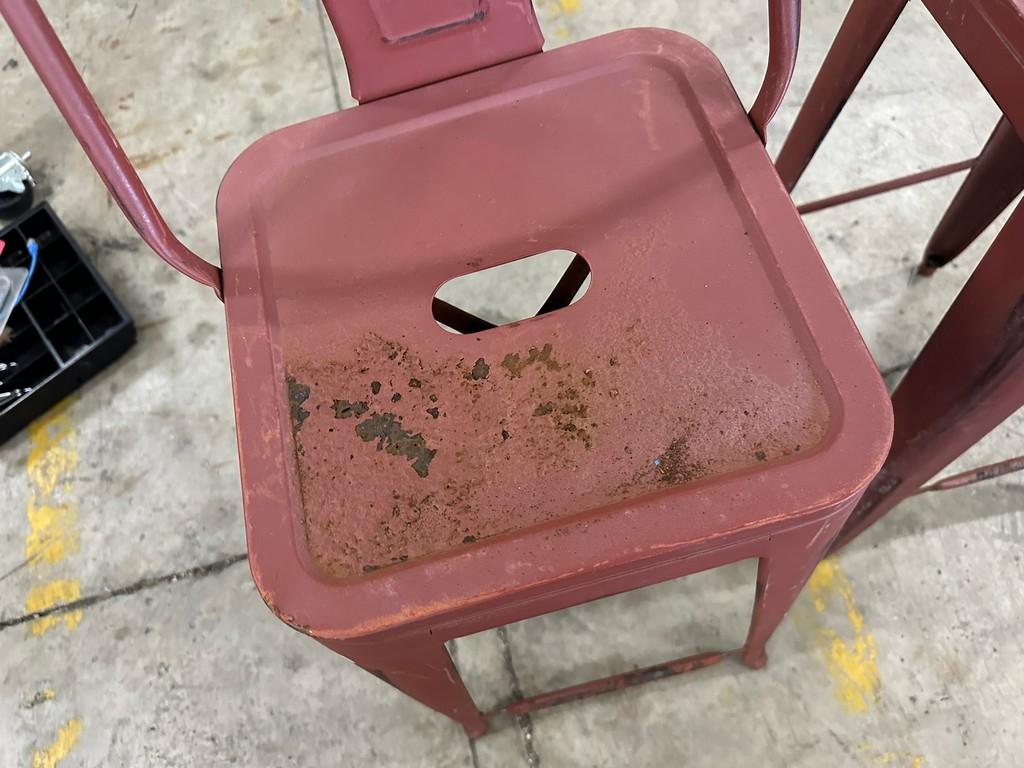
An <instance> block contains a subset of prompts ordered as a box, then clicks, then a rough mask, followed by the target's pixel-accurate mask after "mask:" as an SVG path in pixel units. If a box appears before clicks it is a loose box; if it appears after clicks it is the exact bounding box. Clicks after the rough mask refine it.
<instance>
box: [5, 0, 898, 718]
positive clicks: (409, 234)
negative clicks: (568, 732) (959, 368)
mask: <svg viewBox="0 0 1024 768" xmlns="http://www.w3.org/2000/svg"><path fill="white" fill-rule="evenodd" d="M326 7H327V9H328V11H329V13H330V17H331V20H332V22H333V23H334V25H335V28H336V29H337V31H338V34H339V37H340V39H341V41H342V43H343V45H344V48H345V53H346V59H347V62H348V67H349V69H350V74H351V80H352V83H353V91H354V94H355V95H356V96H357V97H358V98H359V99H361V100H362V102H363V103H362V104H361V105H360V106H359V107H357V108H355V109H351V110H346V111H344V112H341V113H338V114H331V115H327V116H325V117H322V118H318V119H316V120H311V121H309V122H306V123H302V124H300V125H296V126H292V127H290V128H286V129H284V130H281V131H277V132H275V133H273V134H271V135H269V136H267V137H265V138H263V139H261V140H260V141H258V142H257V143H256V144H255V145H253V146H252V147H250V148H249V149H248V150H246V151H245V152H244V153H243V154H242V156H241V157H240V158H239V159H238V160H237V161H236V162H235V163H234V165H232V167H231V169H230V170H229V171H228V173H227V176H226V178H225V180H224V182H223V185H222V187H221V190H220V194H219V197H218V205H217V218H218V224H219V229H220V243H221V259H222V270H223V272H221V271H220V270H219V269H217V268H216V267H213V266H211V265H209V264H207V263H206V262H202V261H200V260H198V258H197V257H195V256H194V255H193V254H191V253H190V252H188V251H187V250H185V248H184V247H183V246H182V245H181V244H180V243H179V242H178V241H177V240H175V239H174V238H173V236H172V235H171V234H170V232H169V230H168V229H167V227H166V225H165V224H164V223H163V220H162V219H161V218H160V216H159V213H158V212H157V211H156V210H155V208H154V207H153V204H152V203H151V202H150V200H149V198H148V197H147V196H146V194H145V191H144V190H143V188H142V184H141V182H140V181H139V179H138V176H137V175H136V174H135V172H134V170H133V169H132V168H131V167H130V165H129V164H128V161H127V160H126V159H125V156H124V154H123V152H122V151H121V149H120V147H119V146H118V144H117V142H116V140H115V139H114V137H113V136H112V134H111V132H110V130H109V128H108V126H107V124H106V123H105V122H104V120H103V118H102V117H101V116H100V114H99V112H98V110H97V108H96V105H95V104H94V103H93V101H92V99H91V98H90V97H89V94H88V92H87V90H86V88H85V85H84V84H83V83H82V81H81V79H80V78H79V76H78V74H77V73H76V72H75V70H74V68H73V66H72V64H71V62H70V60H69V59H68V57H67V55H66V53H65V52H64V51H63V49H62V48H61V47H60V44H59V42H58V40H57V39H56V37H55V35H54V33H53V31H52V29H51V28H50V27H49V25H48V24H47V23H46V20H45V18H44V16H43V14H42V13H41V12H40V10H39V8H38V7H37V5H36V3H35V2H33V1H32V0H2V1H0V9H2V10H3V12H4V15H5V16H6V17H7V19H8V22H9V23H10V24H11V27H12V28H13V30H14V32H15V34H16V35H17V37H18V39H19V40H20V41H21V44H22V45H23V46H24V47H25V49H26V51H27V53H28V54H29V57H30V58H31V60H32V62H33V64H34V65H35V66H36V68H37V69H38V70H39V73H40V75H41V76H42V78H43V80H44V82H45V83H46V85H47V87H48V88H49V89H50V91H51V93H52V94H53V96H54V98H55V100H56V101H57V104H58V106H59V107H60V109H61V110H62V111H63V113H64V115H65V117H66V118H67V120H68V122H69V123H70V124H71V126H72V128H73V129H74V130H75V132H76V134H77V135H78V136H79V138H80V139H81V140H82V143H83V146H84V147H85V149H86V151H87V152H88V153H89V155H90V157H91V158H92V160H93V162H94V163H95V164H96V167H97V169H98V170H99V172H100V173H101V174H102V175H103V177H104V178H105V179H106V181H107V184H108V186H109V187H110V189H111V191H112V192H113V194H114V195H115V197H116V198H117V199H118V201H119V202H120V204H121V205H122V208H123V209H124V210H125V212H126V214H127V215H128V217H129V218H130V219H132V221H133V222H134V223H135V225H136V227H137V228H138V229H139V231H140V233H141V234H142V235H143V237H144V238H145V239H146V240H147V242H149V243H150V244H151V245H152V246H153V248H154V250H156V251H157V252H158V253H159V254H160V255H161V256H163V257H164V258H165V259H166V260H167V261H169V262H170V263H171V264H172V265H174V266H175V267H177V268H179V269H181V270H182V271H183V272H185V273H186V274H189V275H190V276H192V277H194V278H195V279H197V280H199V281H201V282H204V283H206V284H208V285H210V286H211V287H212V288H213V289H214V290H215V291H216V292H217V293H218V295H222V296H223V299H224V303H225V310H226V318H227V330H228V338H229V348H230V355H231V368H232V374H233V379H234V395H235V408H236V419H237V428H238V442H239V454H240V458H241V468H242V489H243V498H244V504H245V523H246V530H247V534H248V546H249V561H250V566H251V569H252V574H253V577H254V579H255V581H256V584H257V585H258V587H259V590H260V593H261V594H262V595H263V597H264V599H265V600H266V602H267V604H268V605H269V606H270V608H271V610H272V611H273V612H274V613H275V614H277V615H278V616H279V617H280V618H281V619H282V620H284V621H286V622H287V623H288V624H290V625H291V626H293V627H295V628H296V629H298V630H299V631H300V632H303V633H305V634H307V635H309V636H310V637H313V638H315V639H316V640H318V641H320V642H321V643H323V644H325V645H327V646H328V647H330V648H332V649H334V650H335V651H337V652H338V653H340V654H342V655H344V656H347V657H348V658H350V659H352V660H353V661H355V662H356V663H357V664H359V665H360V666H362V667H364V668H366V669H367V670H369V671H371V672H373V673H374V674H376V675H378V676H379V677H380V678H382V679H383V680H386V681H387V682H388V683H390V684H391V685H393V686H395V687H397V688H399V689H401V690H402V691H404V692H406V693H407V694H409V695H410V696H412V697H414V698H416V699H418V700H419V701H421V702H423V703H424V704H426V705H427V706H429V707H432V708H434V709H435V710H437V711H439V712H442V713H444V714H445V715H447V716H449V717H451V718H453V719H455V720H457V721H458V722H459V723H461V724H462V725H463V726H464V727H465V729H466V731H467V732H468V733H469V734H471V735H477V734H480V733H482V732H483V731H484V730H485V728H486V724H487V721H486V719H485V716H484V715H483V714H482V713H480V712H479V711H478V710H477V707H476V706H475V705H474V703H473V701H472V699H471V698H470V696H469V694H468V693H467V691H466V688H465V687H464V685H463V683H462V681H461V679H460V677H459V674H458V671H457V670H456V669H455V667H454V665H453V664H452V661H451V659H450V658H449V655H448V653H447V651H446V649H445V645H444V644H445V642H446V641H448V640H451V639H452V638H455V637H459V636H462V635H466V634H470V633H474V632H479V631H482V630H485V629H488V628H492V627H496V626H500V625H503V624H507V623H509V622H514V621H518V620H520V619H525V618H528V617H531V616H536V615H538V614H542V613H546V612H550V611H554V610H558V609H560V608H565V607H568V606H571V605H575V604H578V603H582V602H585V601H588V600H593V599H596V598H600V597H604V596H606V595H611V594H615V593H619V592H623V591H626V590H630V589H635V588H637V587H642V586H645V585H648V584H653V583H656V582H660V581H664V580H666V579H671V578H675V577H678V576H683V575H685V574H688V573H693V572H695V571H699V570H704V569H707V568H712V567H715V566H718V565H722V564H725V563H729V562H732V561H735V560H739V559H743V558H750V557H756V558H759V566H758V577H757V589H756V598H755V604H754V612H753V618H752V620H751V625H750V631H749V634H748V637H747V640H746V643H745V645H744V647H743V648H742V649H741V650H740V651H736V652H735V653H737V654H738V655H739V656H740V657H741V658H742V660H743V661H744V662H745V663H746V664H748V665H750V666H751V667H760V666H762V665H763V664H764V663H765V660H766V656H765V644H766V642H767V640H768V638H769V637H770V636H771V634H772V632H773V631H774V630H775V628H776V627H777V626H778V624H779V622H780V621H781V620H782V618H783V616H784V615H785V613H786V611H787V610H788V609H789V607H790V605H791V604H792V602H793V600H794V598H795V597H796V595H797V593H798V592H799V591H800V589H801V587H802V586H803V584H804V582H805V580H806V579H807V578H808V576H809V574H810V573H811V571H812V569H813V568H814V566H815V565H816V564H817V563H818V561H819V558H820V557H821V556H822V554H823V553H824V552H825V551H826V549H827V548H828V546H829V544H830V543H831V541H832V540H833V538H834V536H835V535H836V534H837V533H838V531H839V529H840V527H841V526H842V524H843V523H844V522H845V520H846V518H847V516H848V515H849V513H850V511H851V510H852V508H853V506H854V504H856V501H857V499H858V498H859V496H860V494H861V493H862V491H863V489H864V488H865V487H866V485H867V483H868V481H869V480H870V479H871V477H872V476H873V475H874V474H875V472H876V471H877V469H878V467H879V466H880V465H881V461H882V459H883V457H884V455H885V452H886V450H887V448H888V444H889V439H890V436H891V411H890V405H889V400H888V397H887V395H886V393H885V389H884V386H883V384H882V382H881V379H880V377H879V375H878V372H877V369H876V368H875V366H874V364H873V362H872V361H871V358H870V356H869V354H868V352H867V350H866V349H865V347H864V345H863V342H862V340H861V339H860V337H859V335H858V333H857V331H856V328H855V327H854V325H853V323H852V321H851V319H850V317H849V315H848V313H847V311H846V309H845V307H844V305H843V303H842V301H841V299H840V297H839V294H838V293H837V291H836V289H835V287H834V285H833V284H832V282H831V280H830V278H829V276H828V273H827V272H826V270H825V268H824V266H823V265H822V262H821V260H820V258H819V256H818V254H817V252H816V251H815V248H814V246H813V244H812V243H811V241H810V239H809V238H808V236H807V233H806V231H805V230H804V228H803V226H802V224H801V222H800V219H799V216H798V214H797V212H796V210H795V209H794V207H793V205H792V203H791V201H790V199H789V196H788V195H787V194H786V191H785V189H784V188H783V186H782V184H781V183H780V181H779V179H778V176H777V175H776V173H775V170H774V167H773V166H772V163H771V161H770V159H769V158H768V156H767V154H766V153H765V150H764V146H763V144H762V138H761V137H762V136H763V133H764V127H765V123H766V122H767V120H768V119H769V118H770V117H771V115H772V113H773V112H774V110H775V107H776V106H777V105H778V103H779V100H780V99H781V97H782V94H783V92H784V90H785V86H786V85H787V83H788V80H789V76H790V74H791V72H792V67H793V61H794V57H795V46H796V31H797V26H798V25H797V8H798V6H797V4H796V2H774V3H772V4H771V6H770V10H771V13H770V22H771V40H772V43H771V53H770V60H769V65H768V75H767V77H766V79H765V84H764V86H763V88H762V90H761V93H760V94H759V96H758V98H757V100H756V101H755V105H754V108H753V109H752V110H751V114H750V115H749V116H748V115H747V114H746V113H745V112H744V111H743V108H742V106H741V104H740V102H739V100H738V98H737V96H736V94H735V92H734V91H733V88H732V86H731V84H730V83H729V81H728V79H727V77H726V75H725V72H724V71H723V70H722V68H721V66H720V64H719V63H718V61H717V60H716V59H715V58H714V56H713V55H712V54H711V53H710V52H709V51H708V50H707V49H705V48H704V47H702V46H701V45H700V44H699V43H697V42H696V41H694V40H692V39H690V38H688V37H685V36H683V35H679V34H676V33H674V32H668V31H664V30H654V29H642V30H629V31H624V32H618V33H615V34H611V35H607V36H604V37H600V38H597V39H594V40H589V41H586V42H583V43H579V44H576V45H571V46H567V47H565V48H561V49H559V50H556V51H552V52H548V53H541V52H540V48H541V42H542V40H541V36H540V32H539V30H538V28H537V25H536V22H535V19H534V16H533V13H532V7H531V5H530V3H529V2H528V0H493V1H492V2H490V3H488V4H485V5H480V4H478V3H477V2H475V0H472V1H471V0H465V1H460V0H449V1H447V2H441V1H440V0H439V1H438V2H433V3H422V4H414V3H399V2H397V1H396V0H373V2H365V3H363V2H351V1H350V2H344V3H343V2H340V0H330V1H329V2H326ZM554 248H561V249H571V250H572V251H573V252H574V253H576V254H578V258H577V260H576V261H575V262H574V266H573V267H571V268H570V270H569V273H567V275H566V277H565V278H564V279H563V281H562V283H561V285H560V288H559V289H558V290H556V292H555V293H556V294H558V293H559V292H560V291H561V292H562V293H566V294H570V293H574V292H575V291H573V290H571V288H572V285H574V284H576V285H578V283H579V281H581V280H582V279H583V278H582V277H581V275H582V276H585V275H586V273H588V272H589V273H590V274H591V277H592V283H591V286H590V289H589V291H588V293H587V294H586V296H585V297H584V298H583V299H581V300H580V301H578V302H577V303H575V304H573V305H572V306H565V304H567V303H568V302H567V301H564V300H561V299H560V298H559V297H558V296H557V295H556V296H554V297H553V300H552V301H550V302H548V303H547V304H545V307H544V308H543V309H544V310H545V311H544V313H543V314H541V315H539V316H538V317H536V318H532V319H528V320H526V321H523V322H519V323H512V324H509V325H504V326H500V327H493V326H491V325H490V324H488V323H480V322H479V321H477V320H476V319H474V318H473V317H472V316H471V315H469V314H468V313H465V312H463V311H461V310H451V309H450V308H447V307H446V306H445V305H444V304H443V303H442V304H441V305H438V303H437V302H435V301H432V298H433V296H434V294H435V292H436V291H437V289H438V287H439V286H440V285H442V284H443V283H445V282H446V281H448V280H450V279H452V278H454V277H457V276H460V275H463V274H465V273H468V272H472V271H475V270H479V269H485V268H488V267H492V266H495V265H498V264H502V263H507V262H510V261H513V260H516V259H519V258H523V257H527V256H529V255H531V254H536V253H538V252H542V251H546V250H549V249H554ZM581 263H583V264H585V265H586V268H585V269H583V268H581V267H580V264H581ZM438 321H443V322H444V323H445V324H448V325H450V326H452V327H454V328H455V330H462V331H467V332H465V333H452V332H449V331H448V330H444V329H442V328H441V326H440V325H439V322H438ZM723 655H724V654H723V653H718V654H703V655H701V656H698V657H691V658H687V659H681V660H677V661H675V662H669V663H667V664H664V665H659V666H658V667H656V668H653V669H649V670H642V671H640V672H639V673H633V674H630V675H628V676H619V677H617V678H613V679H606V680H600V681H595V682H593V683H590V684H586V685H584V686H582V689H581V688H580V687H576V688H572V689H566V690H562V691H555V692H551V693H548V694H542V695H540V696H537V697H532V698H530V699H528V700H526V701H520V702H518V703H517V704H515V705H514V707H515V709H514V711H517V712H522V711H528V710H530V709H535V708H538V707H541V706H549V705H551V704H555V703H558V702H561V701H564V700H567V699H569V698H578V697H579V696H581V695H583V694H585V693H595V692H601V691H604V690H609V689H612V688H615V687H623V686H625V685H629V684H635V683H639V682H643V681H644V680H647V679H652V678H655V677H661V676H664V675H665V674H672V673H676V672H682V671H686V670H688V669H693V668H696V667H700V666H706V665H708V664H711V663H714V662H716V661H718V660H719V659H721V658H722V657H723Z"/></svg>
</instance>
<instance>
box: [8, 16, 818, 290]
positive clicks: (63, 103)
mask: <svg viewBox="0 0 1024 768" xmlns="http://www.w3.org/2000/svg"><path fill="white" fill-rule="evenodd" d="M322 1H323V4H324V8H325V9H326V10H327V14H328V16H329V17H330V19H331V23H332V24H333V25H334V29H335V31H336V32H337V34H338V40H339V42H340V43H341V45H342V48H343V50H344V53H345V60H346V63H347V66H348V71H349V78H350V81H351V83H352V95H353V96H354V97H355V98H356V99H358V100H360V101H370V100H373V99H377V98H381V97H383V96H388V95H391V94H394V93H398V92H400V91H404V90H409V89H411V88H416V87H418V86H421V85H425V84H427V83H431V82H435V81H437V80H441V79H444V78H447V77H453V76H455V75H458V74H462V73H464V72H469V71H472V70H475V69H481V68H483V67H488V66H492V65H494V64H499V63H501V62H503V61H509V60H511V59H515V58H519V57H521V56H527V55H530V54H534V53H538V52H540V50H541V47H542V45H543V43H544V38H543V36H542V35H541V32H540V27H539V26H538V24H537V18H536V16H535V14H534V11H533V2H532V0H322ZM0 14H3V16H4V18H5V19H6V20H7V23H8V25H10V27H11V31H12V32H13V33H14V36H15V37H16V38H17V40H18V42H19V43H20V44H21V47H22V48H23V49H24V51H25V54H26V56H28V59H29V61H31V62H32V66H33V67H35V69H36V72H38V73H39V77H40V79H41V80H42V81H43V84H44V85H45V86H46V89H47V90H48V91H49V92H50V95H51V96H52V97H53V100H54V102H56V104H57V108H58V109H59V110H60V111H61V114H63V116H64V119H65V120H66V121H67V123H68V125H69V126H70V128H71V130H72V132H74V134H75V136H76V137H77V138H78V141H79V143H81V145H82V148H83V149H84V150H85V153H86V155H88V157H89V160H90V161H91V162H92V164H93V166H95V168H96V170H97V172H98V173H99V175H100V177H101V178H102V179H103V181H104V183H105V184H106V185H107V189H109V190H110V194H111V195H112V196H113V197H114V199H115V200H116V201H117V204H118V206H120V208H121V210H122V211H123V212H124V215H125V216H126V217H127V218H128V220H129V221H130V222H131V223H132V226H134V227H135V229H136V231H137V232H138V233H139V235H140V236H141V237H142V239H143V240H144V241H145V242H146V243H147V244H148V245H149V247H150V248H152V249H153V250H154V251H155V252H156V254H157V255H158V256H160V258H162V259H163V260H164V261H166V262H167V263H168V264H170V265H171V266H172V267H174V268H175V269H176V270H178V271H179V272H181V273H182V274H184V275H187V276H188V277H191V278H192V279H193V280H196V281H198V282H200V283H202V284H203V285H208V286H210V287H211V288H213V290H214V292H215V293H216V294H217V296H218V298H223V290H222V275H221V270H220V268H219V267H216V266H214V265H213V264H210V263H209V262H208V261H204V260H203V259H201V258H200V257H199V256H197V255H196V254H195V253H193V252H192V251H191V250H189V249H188V248H187V247H186V246H185V244H184V243H182V242H181V241H180V240H178V238H177V237H175V236H174V233H173V232H172V231H171V229H170V227H168V226H167V222H166V221H164V218H163V216H161V214H160V211H159V210H157V207H156V205H155V204H154V203H153V200H152V199H151V198H150V196H149V193H148V192H147V191H146V187H145V185H144V184H143V183H142V179H140V178H139V175H138V173H137V172H136V170H135V168H134V167H133V166H132V164H131V161H130V160H129V159H128V156H127V154H125V151H124V149H122V148H121V145H120V143H119V142H118V140H117V137H116V136H115V135H114V132H113V131H112V130H111V129H110V125H109V124H108V123H107V121H106V118H104V117H103V113H102V112H101V111H100V108H99V106H98V105H97V104H96V101H95V99H94V98H93V97H92V94H91V93H90V92H89V89H88V87H87V86H86V84H85V82H84V81H83V80H82V76H81V75H80V74H79V73H78V70H76V69H75V65H74V63H73V62H72V61H71V58H70V57H69V56H68V53H67V51H66V50H65V49H64V46H63V45H62V44H61V42H60V40H59V39H58V37H57V34H56V33H55V32H54V31H53V27H52V26H51V25H50V22H49V21H48V20H47V18H46V15H45V14H44V13H43V11H42V9H41V8H40V7H39V3H38V2H37V1H36V0H0ZM799 31H800V0H768V33H769V50H768V66H767V69H766V72H765V77H764V81H763V82H762V83H761V89H760V91H759V92H758V94H757V97H756V98H755V100H754V105H753V107H751V109H750V119H751V122H752V123H753V125H754V129H755V130H756V131H757V134H758V136H760V137H761V140H762V141H763V140H764V137H765V129H766V128H767V125H768V121H769V120H771V118H772V116H773V115H774V114H775V112H776V110H777V109H778V107H779V104H781V103H782V98H783V96H784V95H785V93H786V89H787V88H788V87H789V82H790V80H791V78H792V76H793V69H794V68H795V66H796V51H797V41H798V39H799Z"/></svg>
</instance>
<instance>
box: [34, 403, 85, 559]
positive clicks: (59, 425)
mask: <svg viewBox="0 0 1024 768" xmlns="http://www.w3.org/2000/svg"><path fill="white" fill-rule="evenodd" d="M29 439H30V440H31V446H30V448H29V453H28V461H27V462H26V472H27V474H28V480H29V497H28V504H27V509H26V515H27V517H28V526H29V533H28V536H27V537H26V538H25V557H26V559H27V560H28V561H29V562H31V563H33V564H38V563H42V562H45V563H51V564H53V563H59V562H61V561H62V560H64V558H66V557H67V556H68V555H69V554H70V553H72V552H75V551H77V549H78V527H77V522H78V512H77V510H76V508H75V505H74V501H73V499H72V498H71V493H70V483H71V481H72V480H73V479H74V476H75V471H76V470H77V469H78V448H77V445H76V442H77V441H76V439H75V430H74V424H73V422H72V421H71V414H70V402H69V401H67V400H65V401H64V402H63V403H61V404H59V405H58V406H57V407H56V408H54V409H53V410H51V411H50V413H48V414H47V415H46V416H45V417H43V418H41V419H39V420H38V421H36V422H34V423H33V424H32V425H31V426H30V427H29Z"/></svg>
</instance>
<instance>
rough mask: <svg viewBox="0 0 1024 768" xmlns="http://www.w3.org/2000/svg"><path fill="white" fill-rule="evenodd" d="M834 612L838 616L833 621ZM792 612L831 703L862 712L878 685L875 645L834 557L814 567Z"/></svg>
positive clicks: (873, 701) (869, 703)
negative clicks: (824, 677)
mask: <svg viewBox="0 0 1024 768" xmlns="http://www.w3.org/2000/svg"><path fill="white" fill-rule="evenodd" d="M808 597H809V598H810V605H808V604H807V598H808ZM837 613H839V614H841V615H842V616H843V618H842V619H840V620H839V621H838V622H837V621H836V620H835V618H834V617H835V616H836V614H837ZM792 616H793V620H794V623H795V624H796V627H797V630H798V631H799V632H800V634H801V635H802V636H803V637H804V638H805V640H806V641H808V642H809V643H810V644H812V645H814V646H815V647H816V648H817V649H818V652H819V654H820V656H821V658H822V660H823V661H824V662H825V665H826V667H827V669H828V674H829V677H830V678H831V680H832V686H833V695H834V696H835V698H836V701H838V702H839V704H840V706H842V708H843V709H844V710H845V711H847V712H850V713H853V714H861V713H864V712H867V711H868V710H869V709H870V708H871V706H872V705H873V704H875V702H877V700H878V693H879V690H880V688H881V678H880V677H879V671H878V648H877V645H876V643H875V638H874V636H873V635H872V634H871V632H869V631H868V630H867V627H866V626H865V623H864V616H863V614H861V612H860V610H859V609H858V608H857V605H856V601H855V600H854V595H853V587H852V586H851V585H850V581H849V579H848V578H847V577H846V574H845V573H843V570H842V568H841V566H840V564H839V560H838V559H837V558H835V557H830V558H827V559H826V560H823V561H822V562H821V563H820V564H819V565H818V567H817V568H816V569H815V570H814V573H813V574H812V575H811V578H810V580H809V581H808V582H807V592H806V595H805V597H804V598H802V599H801V600H800V601H799V602H798V604H797V606H795V609H794V611H793V613H792ZM837 624H845V626H842V627H837Z"/></svg>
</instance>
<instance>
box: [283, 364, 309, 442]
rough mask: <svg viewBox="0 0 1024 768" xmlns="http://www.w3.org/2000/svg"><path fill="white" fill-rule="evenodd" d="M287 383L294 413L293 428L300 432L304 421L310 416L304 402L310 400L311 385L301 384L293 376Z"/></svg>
mask: <svg viewBox="0 0 1024 768" xmlns="http://www.w3.org/2000/svg"><path fill="white" fill-rule="evenodd" d="M285 384H287V385H288V405H289V406H290V412H291V415H292V430H293V431H295V432H298V431H299V430H300V429H302V422H304V421H305V420H306V419H308V418H309V411H307V410H306V409H305V408H303V407H302V405H303V403H305V402H306V401H307V400H309V386H308V385H306V384H300V383H299V382H298V381H296V379H295V377H293V376H289V377H287V378H286V379H285Z"/></svg>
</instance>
